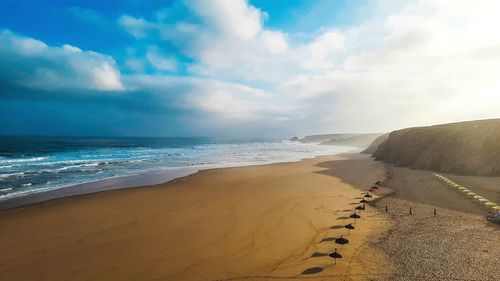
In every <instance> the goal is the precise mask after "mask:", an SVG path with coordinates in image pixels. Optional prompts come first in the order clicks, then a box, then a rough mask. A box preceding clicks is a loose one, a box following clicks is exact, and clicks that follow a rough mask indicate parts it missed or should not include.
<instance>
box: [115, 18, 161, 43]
mask: <svg viewBox="0 0 500 281" xmlns="http://www.w3.org/2000/svg"><path fill="white" fill-rule="evenodd" d="M118 24H119V25H120V26H121V27H123V28H124V29H125V30H126V31H127V32H128V33H130V34H132V35H133V36H134V37H136V38H142V37H145V36H146V35H147V33H148V32H149V31H150V30H152V29H154V28H155V25H154V24H153V23H150V22H148V21H146V20H144V19H142V18H135V17H132V16H129V15H123V16H121V17H120V18H119V19H118Z"/></svg>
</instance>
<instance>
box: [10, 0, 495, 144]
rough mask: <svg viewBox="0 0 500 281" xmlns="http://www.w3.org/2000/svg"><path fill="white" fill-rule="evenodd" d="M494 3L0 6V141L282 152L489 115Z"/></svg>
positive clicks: (381, 0) (185, 1)
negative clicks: (316, 137) (234, 146)
mask: <svg viewBox="0 0 500 281" xmlns="http://www.w3.org/2000/svg"><path fill="white" fill-rule="evenodd" d="M498 11H500V2H499V1H495V0H492V1H487V0H483V1H479V2H478V1H460V0H450V1H441V0H428V1H406V2H405V1H399V0H394V1H391V0H373V1H363V0H318V1H309V0H273V1H266V0H255V1H245V0H178V1H145V0H144V1H137V0H134V1H132V0H113V1H111V0H108V1H102V0H99V1H94V0H93V1H88V0H86V1H76V0H75V1H48V0H36V1H35V0H32V1H28V0H26V1H18V0H2V1H1V3H0V128H1V129H0V134H35V135H93V136H108V135H117V136H123V135H125V136H231V137H236V136H292V135H304V134H312V133H328V132H383V131H390V130H393V129H398V128H403V127H408V126H419V125H428V124H436V123H445V122H453V121H460V120H471V119H483V118H496V117H499V115H500V31H499V29H498V27H499V26H500V17H499V16H498Z"/></svg>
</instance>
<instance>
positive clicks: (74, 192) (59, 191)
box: [0, 147, 360, 212]
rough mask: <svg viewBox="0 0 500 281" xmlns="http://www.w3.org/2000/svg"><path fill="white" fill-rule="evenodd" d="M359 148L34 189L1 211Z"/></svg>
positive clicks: (7, 201) (12, 199)
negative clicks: (47, 188) (283, 159)
mask: <svg viewBox="0 0 500 281" xmlns="http://www.w3.org/2000/svg"><path fill="white" fill-rule="evenodd" d="M359 151H360V149H358V148H355V147H352V149H351V150H348V151H345V152H340V153H337V154H332V155H318V156H312V157H305V158H300V159H297V160H286V161H278V162H270V163H255V164H251V163H245V164H243V165H234V166H232V165H228V166H222V167H209V168H201V169H200V168H190V167H182V168H178V169H175V170H174V169H172V170H168V171H166V172H151V173H144V174H138V175H123V176H117V177H111V178H104V179H99V180H95V181H89V182H84V183H79V184H74V185H69V186H64V187H60V188H55V189H49V190H40V191H33V192H30V193H26V194H21V195H18V196H13V197H10V198H7V199H4V200H0V212H1V211H4V210H9V209H13V208H20V207H24V206H28V205H32V204H37V203H43V202H46V201H50V200H55V199H59V198H66V197H72V196H80V195H86V194H93V193H99V192H106V191H111V190H119V189H129V188H143V187H148V186H153V185H159V184H167V183H169V182H171V181H174V180H176V179H180V178H183V177H186V176H189V175H193V174H196V173H199V172H201V171H207V170H214V169H230V168H240V167H252V166H266V165H274V164H286V163H296V162H301V161H303V160H307V159H315V158H319V157H331V156H336V155H342V154H352V153H358V152H359Z"/></svg>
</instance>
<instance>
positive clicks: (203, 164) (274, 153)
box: [0, 137, 353, 201]
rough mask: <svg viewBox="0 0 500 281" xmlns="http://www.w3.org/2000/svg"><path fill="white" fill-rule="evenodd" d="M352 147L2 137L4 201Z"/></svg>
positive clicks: (211, 140)
mask: <svg viewBox="0 0 500 281" xmlns="http://www.w3.org/2000/svg"><path fill="white" fill-rule="evenodd" d="M352 149H353V148H352V147H341V146H329V145H319V144H311V143H309V144H305V143H298V142H291V141H287V140H281V139H272V138H246V139H242V138H238V139H236V138H194V137H193V138H177V137H168V138H139V137H119V138H118V137H116V138H94V137H0V201H4V200H7V199H9V198H12V197H16V196H22V195H25V194H29V193H34V192H41V191H47V190H53V189H59V188H63V187H68V186H73V185H77V184H81V183H87V182H93V181H99V180H104V179H108V178H113V177H125V176H137V175H149V174H159V173H175V172H178V171H180V170H182V169H191V170H193V169H194V170H203V169H210V168H221V167H236V166H247V165H258V164H269V163H278V162H289V161H298V160H300V159H304V158H310V157H314V156H320V155H331V154H337V153H341V152H345V151H349V150H352Z"/></svg>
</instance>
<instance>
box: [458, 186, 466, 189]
mask: <svg viewBox="0 0 500 281" xmlns="http://www.w3.org/2000/svg"><path fill="white" fill-rule="evenodd" d="M458 190H467V188H465V187H463V186H461V187H458Z"/></svg>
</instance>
